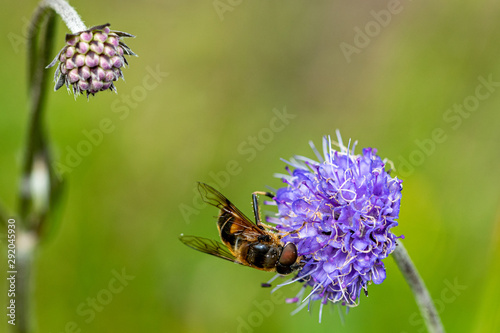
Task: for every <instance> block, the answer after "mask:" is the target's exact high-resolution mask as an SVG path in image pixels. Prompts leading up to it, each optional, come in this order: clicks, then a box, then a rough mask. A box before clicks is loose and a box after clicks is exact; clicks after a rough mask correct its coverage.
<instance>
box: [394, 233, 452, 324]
mask: <svg viewBox="0 0 500 333" xmlns="http://www.w3.org/2000/svg"><path fill="white" fill-rule="evenodd" d="M397 245H398V246H396V249H395V250H394V252H393V253H392V257H393V258H394V260H395V261H396V264H397V265H398V267H399V270H400V271H401V273H403V276H404V278H405V279H406V282H407V283H408V285H409V286H410V288H411V291H412V292H413V294H414V295H415V300H416V302H417V305H418V307H419V309H420V312H421V313H422V317H423V318H424V321H425V324H426V325H427V330H428V331H429V332H430V333H444V327H443V324H442V323H441V318H439V314H438V312H437V311H436V307H435V306H434V303H433V301H432V299H431V295H430V294H429V291H428V290H427V288H426V287H425V283H424V281H423V280H422V278H421V277H420V275H419V274H418V271H417V268H416V267H415V265H414V264H413V262H412V261H411V258H410V255H409V254H408V252H407V251H406V249H405V247H404V245H403V242H401V241H400V240H399V239H398V240H397Z"/></svg>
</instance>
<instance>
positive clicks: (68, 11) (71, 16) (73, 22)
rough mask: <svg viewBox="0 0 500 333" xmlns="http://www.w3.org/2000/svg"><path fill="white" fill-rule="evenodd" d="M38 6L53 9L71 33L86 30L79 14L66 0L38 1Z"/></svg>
mask: <svg viewBox="0 0 500 333" xmlns="http://www.w3.org/2000/svg"><path fill="white" fill-rule="evenodd" d="M39 8H42V9H45V8H51V9H52V10H54V11H55V12H56V13H57V14H58V15H59V16H61V18H62V20H63V21H64V23H66V26H67V27H68V29H69V30H70V31H71V33H77V32H80V31H84V30H87V27H86V26H85V24H84V23H83V21H82V19H81V18H80V15H78V13H77V12H76V10H75V9H74V8H73V7H71V6H70V5H69V3H68V2H67V1H64V0H44V1H42V2H41V3H40V6H39Z"/></svg>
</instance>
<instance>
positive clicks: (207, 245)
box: [179, 235, 241, 264]
mask: <svg viewBox="0 0 500 333" xmlns="http://www.w3.org/2000/svg"><path fill="white" fill-rule="evenodd" d="M179 239H180V241H181V242H183V243H184V244H186V245H187V246H189V247H190V248H192V249H195V250H197V251H200V252H203V253H207V254H210V255H213V256H216V257H219V258H222V259H225V260H228V261H232V262H235V263H237V264H241V263H240V262H239V261H237V260H236V257H235V256H234V255H233V254H232V253H231V252H230V251H229V250H228V249H227V247H226V246H225V245H224V244H222V243H221V242H218V241H215V240H212V239H208V238H203V237H197V236H184V235H181V236H180V237H179Z"/></svg>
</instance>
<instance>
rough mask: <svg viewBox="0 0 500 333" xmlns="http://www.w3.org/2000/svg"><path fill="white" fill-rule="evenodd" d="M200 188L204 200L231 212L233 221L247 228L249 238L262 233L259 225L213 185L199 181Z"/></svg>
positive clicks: (246, 233) (246, 232)
mask: <svg viewBox="0 0 500 333" xmlns="http://www.w3.org/2000/svg"><path fill="white" fill-rule="evenodd" d="M198 189H199V191H200V194H201V196H202V198H203V200H204V201H205V202H206V203H208V204H210V205H212V206H215V207H217V208H219V209H220V210H223V211H225V212H226V213H229V214H231V215H232V216H233V217H234V218H235V219H234V221H233V222H232V223H234V224H237V225H239V226H241V227H242V228H244V229H246V230H245V235H246V236H247V238H249V239H253V238H256V237H258V236H260V235H262V234H263V233H264V232H263V231H262V230H261V229H259V227H257V225H255V224H254V223H252V221H251V220H250V219H249V218H248V217H246V216H245V214H243V213H242V212H241V211H240V210H239V209H238V208H237V207H236V206H235V205H233V203H232V202H231V201H229V199H228V198H226V197H225V196H224V195H223V194H222V193H220V192H219V191H217V190H216V189H214V188H213V187H212V186H210V185H207V184H204V183H198Z"/></svg>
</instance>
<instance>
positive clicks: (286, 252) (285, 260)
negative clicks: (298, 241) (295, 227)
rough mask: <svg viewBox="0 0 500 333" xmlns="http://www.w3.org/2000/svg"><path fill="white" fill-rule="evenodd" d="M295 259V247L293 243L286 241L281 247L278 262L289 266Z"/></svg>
mask: <svg viewBox="0 0 500 333" xmlns="http://www.w3.org/2000/svg"><path fill="white" fill-rule="evenodd" d="M296 261H297V247H296V246H295V244H293V243H288V244H286V245H285V247H284V248H283V251H282V252H281V256H280V259H279V263H280V264H281V265H283V266H291V265H293V264H294V263H295V262H296Z"/></svg>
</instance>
